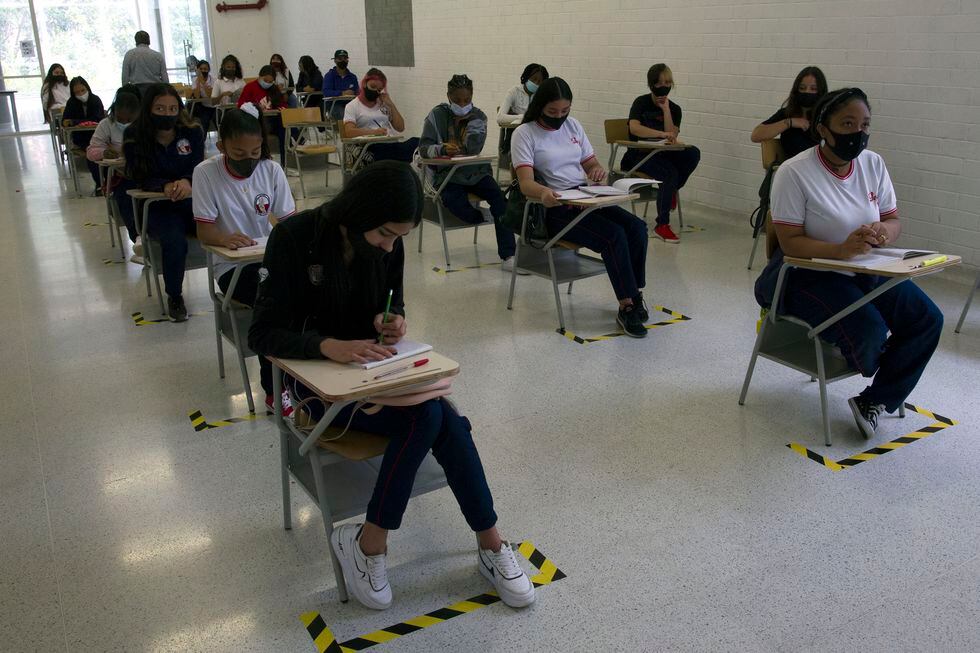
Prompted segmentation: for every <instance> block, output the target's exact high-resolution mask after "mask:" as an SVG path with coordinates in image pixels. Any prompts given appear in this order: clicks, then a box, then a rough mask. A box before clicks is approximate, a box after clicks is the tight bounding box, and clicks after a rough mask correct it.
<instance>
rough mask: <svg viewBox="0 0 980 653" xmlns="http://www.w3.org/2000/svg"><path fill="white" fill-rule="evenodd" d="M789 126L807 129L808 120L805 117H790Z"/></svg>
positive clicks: (808, 126)
mask: <svg viewBox="0 0 980 653" xmlns="http://www.w3.org/2000/svg"><path fill="white" fill-rule="evenodd" d="M789 126H790V127H796V128H797V129H802V130H803V131H809V129H810V121H809V120H807V119H806V118H790V119H789Z"/></svg>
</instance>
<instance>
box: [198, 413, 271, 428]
mask: <svg viewBox="0 0 980 653" xmlns="http://www.w3.org/2000/svg"><path fill="white" fill-rule="evenodd" d="M187 417H188V418H190V420H191V426H193V427H194V430H195V431H196V432H198V433H199V432H201V431H207V430H208V429H220V428H221V427H222V426H231V425H232V424H241V423H242V422H251V421H254V420H257V419H259V418H262V417H265V415H256V414H254V413H249V414H248V415H246V416H244V417H229V418H228V419H219V420H217V421H214V422H209V421H207V420H206V419H204V415H202V414H201V411H199V410H192V411H190V412H189V413H187Z"/></svg>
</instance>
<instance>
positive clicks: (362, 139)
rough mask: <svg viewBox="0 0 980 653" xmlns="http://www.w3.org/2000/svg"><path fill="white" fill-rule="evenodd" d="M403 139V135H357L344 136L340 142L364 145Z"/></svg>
mask: <svg viewBox="0 0 980 653" xmlns="http://www.w3.org/2000/svg"><path fill="white" fill-rule="evenodd" d="M401 139H402V137H401V136H355V137H353V138H342V139H340V142H341V143H351V144H361V145H364V144H368V143H394V142H395V141H400V140H401Z"/></svg>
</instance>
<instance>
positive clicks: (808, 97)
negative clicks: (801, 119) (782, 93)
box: [797, 93, 820, 109]
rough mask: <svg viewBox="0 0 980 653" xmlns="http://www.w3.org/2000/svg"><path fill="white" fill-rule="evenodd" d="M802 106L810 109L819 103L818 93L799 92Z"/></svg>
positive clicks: (798, 95)
mask: <svg viewBox="0 0 980 653" xmlns="http://www.w3.org/2000/svg"><path fill="white" fill-rule="evenodd" d="M797 97H798V98H799V102H800V106H801V107H806V108H807V109H809V108H810V107H812V106H813V105H815V104H816V103H817V99H818V98H819V97H820V96H819V95H817V94H816V93H798V94H797Z"/></svg>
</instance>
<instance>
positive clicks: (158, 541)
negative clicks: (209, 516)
mask: <svg viewBox="0 0 980 653" xmlns="http://www.w3.org/2000/svg"><path fill="white" fill-rule="evenodd" d="M212 542H213V540H212V539H211V535H210V534H209V533H201V532H190V533H168V532H166V531H164V532H161V533H160V535H159V537H156V538H152V539H144V540H142V541H139V542H133V543H131V544H129V545H128V546H126V547H125V548H124V552H123V555H122V561H123V562H124V563H126V564H128V565H139V564H144V563H152V562H159V561H162V560H173V559H174V558H182V557H184V556H187V555H191V554H193V553H197V552H199V551H203V550H204V549H207V548H208V547H210V546H211V544H212Z"/></svg>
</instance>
